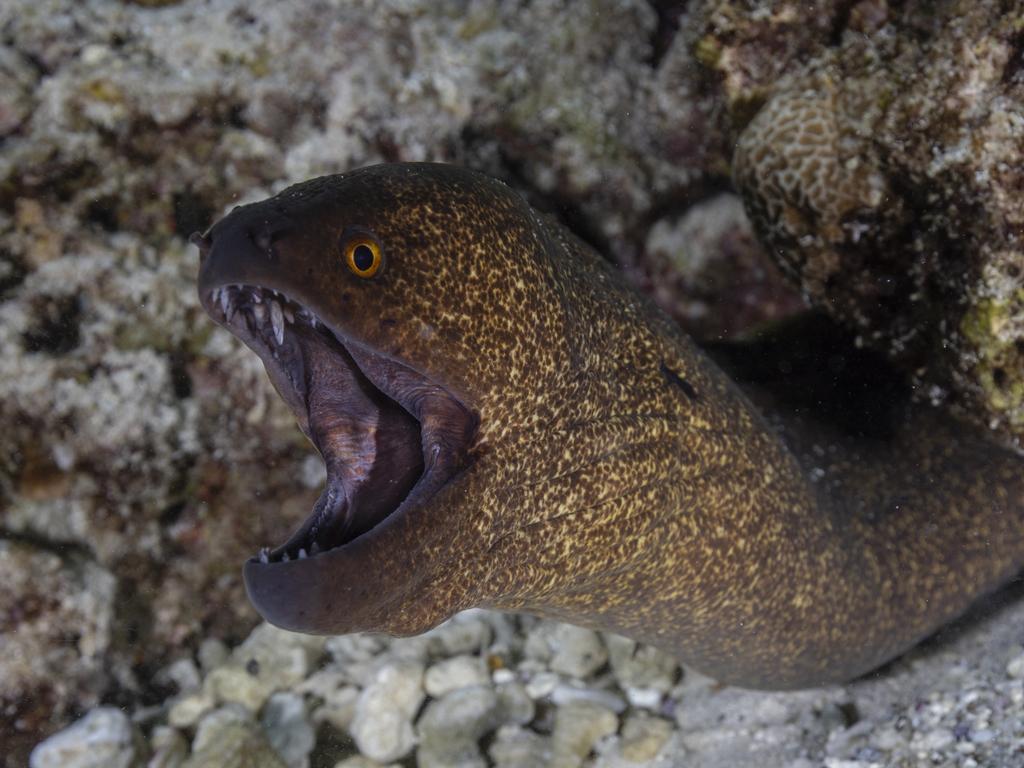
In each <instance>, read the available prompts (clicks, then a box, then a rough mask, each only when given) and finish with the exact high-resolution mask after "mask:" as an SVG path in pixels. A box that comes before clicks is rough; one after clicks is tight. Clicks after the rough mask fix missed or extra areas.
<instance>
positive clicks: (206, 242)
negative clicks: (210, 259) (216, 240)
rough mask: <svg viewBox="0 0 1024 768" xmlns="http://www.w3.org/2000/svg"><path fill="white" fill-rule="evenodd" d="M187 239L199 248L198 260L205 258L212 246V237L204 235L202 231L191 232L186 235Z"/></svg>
mask: <svg viewBox="0 0 1024 768" xmlns="http://www.w3.org/2000/svg"><path fill="white" fill-rule="evenodd" d="M188 241H189V242H190V243H192V245H194V246H195V247H196V248H198V249H199V260H200V261H202V260H203V259H205V258H206V256H207V254H209V252H210V248H212V247H213V238H211V237H210V236H209V235H204V234H203V233H202V232H193V233H192V234H191V235H189V236H188Z"/></svg>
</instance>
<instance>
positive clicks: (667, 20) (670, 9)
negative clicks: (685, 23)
mask: <svg viewBox="0 0 1024 768" xmlns="http://www.w3.org/2000/svg"><path fill="white" fill-rule="evenodd" d="M651 7H652V8H653V9H654V12H655V13H656V14H657V15H658V23H657V25H656V26H655V28H654V32H653V34H652V35H651V57H650V59H649V60H648V61H647V63H648V64H649V65H650V66H651V68H652V69H657V68H658V65H659V64H661V61H662V59H664V58H665V54H666V53H668V49H669V48H670V47H671V45H672V40H673V39H674V38H675V36H676V32H678V31H679V17H680V16H681V15H682V13H683V11H685V10H686V0H651Z"/></svg>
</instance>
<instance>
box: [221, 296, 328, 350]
mask: <svg viewBox="0 0 1024 768" xmlns="http://www.w3.org/2000/svg"><path fill="white" fill-rule="evenodd" d="M267 291H268V292H269V293H270V294H272V295H271V297H270V298H269V299H268V300H267V302H266V303H264V301H263V298H264V297H263V290H261V289H259V288H249V287H243V286H233V285H229V286H226V287H224V288H217V289H215V290H214V292H213V300H214V301H215V302H216V303H217V304H219V305H220V309H221V312H223V313H224V317H225V318H226V320H227V322H229V323H230V322H231V318H233V317H234V316H235V312H236V311H237V310H238V306H237V301H236V299H238V298H247V299H249V301H250V302H251V303H252V306H251V311H252V315H253V317H254V318H255V319H256V321H257V322H258V323H260V324H262V323H264V322H266V319H267V313H268V311H269V314H270V325H271V327H272V328H273V331H274V340H275V341H276V342H277V344H278V346H280V345H281V344H284V325H285V323H286V322H288V323H294V322H295V315H294V313H293V312H292V310H291V307H290V306H289V305H288V304H287V303H286V299H285V297H284V296H283V295H281V294H280V293H278V292H277V291H275V290H273V289H267ZM268 307H269V310H268ZM299 315H300V317H302V319H303V320H305V321H306V322H308V323H309V324H310V325H312V326H313V327H314V328H316V326H317V322H318V321H317V319H316V315H314V314H313V313H312V312H310V311H309V310H307V309H306V308H305V307H302V308H300V309H299Z"/></svg>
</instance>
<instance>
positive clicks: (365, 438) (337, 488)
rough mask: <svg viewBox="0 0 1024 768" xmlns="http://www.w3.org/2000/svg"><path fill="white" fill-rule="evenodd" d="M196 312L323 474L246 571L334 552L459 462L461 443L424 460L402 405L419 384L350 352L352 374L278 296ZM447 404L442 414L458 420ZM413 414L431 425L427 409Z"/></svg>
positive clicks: (233, 289) (333, 347) (241, 296)
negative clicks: (308, 500)
mask: <svg viewBox="0 0 1024 768" xmlns="http://www.w3.org/2000/svg"><path fill="white" fill-rule="evenodd" d="M204 305H205V306H206V309H207V311H208V312H209V313H210V314H211V316H212V317H213V319H214V320H216V321H217V322H219V323H220V324H221V325H223V326H224V327H226V328H227V329H228V330H230V331H231V332H232V333H233V334H234V335H236V336H237V337H239V338H240V339H242V340H243V341H244V342H245V343H246V345H248V346H249V347H250V349H252V350H253V351H254V352H255V353H256V354H257V355H259V356H260V358H261V359H262V361H263V364H264V367H265V368H266V371H267V374H268V376H269V377H270V380H271V381H272V382H273V384H274V387H275V388H276V389H277V391H278V393H279V394H280V395H281V397H282V398H283V399H284V401H285V402H286V403H287V404H288V406H289V407H290V408H291V410H292V412H293V413H294V414H295V417H296V420H297V421H298V425H299V427H300V429H301V430H302V432H303V433H304V434H305V435H306V437H307V438H309V440H310V442H312V444H313V445H314V446H315V447H316V449H317V450H318V451H319V453H320V455H321V456H322V457H323V460H324V464H325V467H326V470H327V482H326V485H325V488H324V490H323V492H322V494H321V495H320V498H319V499H318V500H317V502H316V504H315V506H314V508H313V511H312V513H311V514H310V516H309V517H308V518H307V520H306V521H305V523H303V524H302V525H301V526H300V527H299V528H298V529H297V530H296V531H295V532H294V533H293V534H292V535H291V537H289V539H288V540H287V541H286V542H285V543H283V544H281V545H279V546H277V547H276V548H273V549H271V548H264V549H263V550H261V551H260V552H259V554H258V555H256V556H255V557H254V558H253V561H254V562H258V563H260V564H263V565H268V564H271V563H278V562H288V561H289V560H292V559H305V558H307V557H315V556H317V555H319V554H320V553H322V552H326V551H329V550H333V549H335V548H338V547H342V546H344V545H345V544H347V543H349V542H351V541H352V540H354V539H356V538H358V537H359V536H361V535H362V534H364V533H366V532H367V531H370V530H371V529H372V528H373V527H374V526H376V525H377V524H378V523H380V522H381V521H383V520H384V519H385V518H387V517H388V516H389V515H391V514H392V513H394V512H396V511H397V510H399V509H401V508H402V506H403V504H406V503H414V502H416V501H417V500H422V499H423V497H424V496H426V495H428V494H429V493H430V492H431V491H433V490H436V489H437V488H438V487H441V486H443V485H444V483H445V482H446V481H447V480H448V479H449V478H450V476H451V475H452V473H453V472H454V471H455V470H456V469H457V468H458V466H459V465H460V464H461V463H462V461H463V460H464V455H465V450H466V448H467V447H468V446H467V444H466V443H465V442H464V441H463V442H462V443H458V444H456V450H455V451H454V455H453V457H452V458H450V459H449V460H448V461H446V462H437V461H428V460H427V459H426V458H425V456H424V451H425V450H429V441H427V443H426V444H425V442H424V436H423V433H422V430H421V425H420V421H419V420H418V419H417V418H416V416H414V415H413V413H411V412H410V411H409V410H407V408H406V407H405V406H404V405H403V403H405V404H406V405H408V404H409V402H410V398H411V396H412V395H413V393H414V392H415V390H416V389H417V388H423V387H424V386H426V383H425V382H424V380H423V377H421V376H418V375H416V374H415V373H414V372H412V371H410V370H409V369H407V368H404V367H403V366H401V365H400V364H399V363H396V362H393V361H387V360H384V359H382V358H379V357H377V356H375V355H373V354H372V353H369V352H367V351H365V350H360V351H358V352H357V354H358V355H359V358H360V360H362V361H364V363H365V365H366V367H365V369H364V368H363V367H360V364H359V363H358V362H357V361H356V358H355V357H353V355H352V354H351V353H350V352H349V349H348V348H347V347H346V340H345V339H343V338H342V337H339V336H337V335H335V334H334V333H333V332H332V331H331V330H330V329H329V328H328V327H327V326H326V325H325V324H324V323H323V322H322V321H321V320H320V319H319V318H318V317H317V316H316V315H315V314H314V313H313V312H312V311H311V310H309V309H308V308H306V307H304V306H302V305H301V304H299V303H297V302H295V301H293V300H291V299H289V298H288V297H287V296H286V295H285V294H283V293H281V292H279V291H276V290H273V289H267V288H261V287H259V286H254V285H226V286H224V287H222V288H217V289H214V290H212V291H210V292H209V294H208V296H207V297H206V300H205V301H204ZM349 345H351V343H350V342H349ZM385 380H386V381H388V382H392V383H391V384H388V383H383V382H385ZM395 381H399V382H401V386H399V387H397V388H396V387H395V386H394V384H393V382H395ZM385 389H387V390H388V391H389V392H391V396H389V395H388V394H386V393H385ZM449 405H450V407H449V408H448V409H447V410H448V412H449V413H453V414H456V415H461V414H463V413H464V411H463V409H462V408H461V407H459V406H458V405H457V404H451V403H450V404H449ZM417 415H419V416H420V418H422V419H424V420H427V421H429V420H430V419H431V418H432V417H433V414H432V413H431V412H430V410H426V411H421V412H417ZM457 434H461V435H468V434H470V430H469V429H462V430H458V431H457Z"/></svg>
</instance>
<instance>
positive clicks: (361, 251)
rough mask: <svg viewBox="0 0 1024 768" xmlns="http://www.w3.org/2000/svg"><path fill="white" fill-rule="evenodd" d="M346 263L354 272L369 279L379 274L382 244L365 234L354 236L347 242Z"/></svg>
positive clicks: (345, 250)
mask: <svg viewBox="0 0 1024 768" xmlns="http://www.w3.org/2000/svg"><path fill="white" fill-rule="evenodd" d="M344 252H345V263H346V264H348V268H349V269H350V270H352V273H353V274H355V275H356V276H358V277H362V278H364V279H366V280H369V279H370V278H371V277H373V276H374V275H376V274H377V272H378V271H379V270H380V265H381V261H382V259H381V253H380V246H379V245H377V242H376V241H375V240H373V239H372V238H369V237H366V236H365V235H359V236H357V237H353V238H351V239H350V240H348V241H347V242H346V243H345V249H344Z"/></svg>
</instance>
